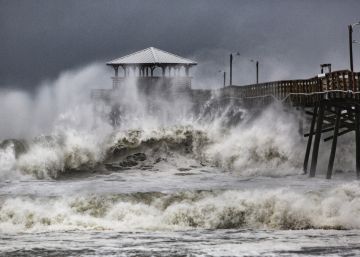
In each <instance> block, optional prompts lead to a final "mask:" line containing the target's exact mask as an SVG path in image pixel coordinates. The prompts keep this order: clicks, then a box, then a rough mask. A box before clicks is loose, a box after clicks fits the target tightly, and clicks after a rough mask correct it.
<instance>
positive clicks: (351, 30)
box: [348, 22, 360, 72]
mask: <svg viewBox="0 0 360 257" xmlns="http://www.w3.org/2000/svg"><path fill="white" fill-rule="evenodd" d="M357 25H360V22H357V23H354V24H351V25H349V26H348V30H349V53H350V70H351V72H354V62H353V49H352V44H353V43H354V42H353V39H352V33H353V29H354V27H355V26H357Z"/></svg>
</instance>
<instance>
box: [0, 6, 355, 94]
mask: <svg viewBox="0 0 360 257" xmlns="http://www.w3.org/2000/svg"><path fill="white" fill-rule="evenodd" d="M359 10H360V1H357V0H353V1H351V0H343V1H341V0H338V1H331V0H326V1H325V0H323V1H320V0H319V1H313V0H303V1H291V0H283V1H279V0H273V1H270V0H250V1H241V0H238V1H212V0H208V1H202V0H183V1H178V0H177V1H175V0H173V1H172V0H142V1H140V0H129V1H115V0H106V1H100V0H96V1H95V0H76V1H73V0H52V1H49V0H0V86H2V87H9V86H11V87H20V88H24V89H31V88H34V87H36V86H37V85H38V83H39V82H40V81H41V80H43V79H51V78H54V77H56V76H57V75H58V74H59V73H60V72H61V71H63V70H66V69H72V68H74V67H80V66H82V65H84V64H87V63H89V62H93V61H106V60H109V59H113V58H116V57H119V56H121V55H124V54H127V53H129V52H132V51H135V50H139V49H142V48H145V47H148V46H155V47H159V48H161V49H164V50H168V51H170V52H175V53H178V54H180V55H183V56H187V57H194V58H197V59H198V62H199V68H198V74H205V75H206V74H209V73H211V72H213V73H216V72H217V70H218V69H219V68H220V69H221V68H224V67H226V64H227V55H228V53H229V52H230V51H239V52H241V54H242V57H241V58H240V59H239V60H238V61H237V64H236V65H237V66H236V65H235V68H238V69H239V71H240V70H242V71H243V72H244V73H245V74H241V72H238V73H237V74H235V77H236V76H237V77H236V79H237V80H238V81H239V83H247V82H249V81H250V79H249V74H248V73H251V72H252V67H250V66H249V65H251V64H248V63H249V62H248V60H249V59H259V60H260V61H261V68H262V73H261V77H262V79H263V80H268V79H283V78H296V77H303V76H312V75H313V74H315V73H316V72H318V70H319V64H320V63H323V62H331V63H333V66H334V68H335V69H343V68H347V67H348V45H347V44H348V42H347V25H348V24H349V23H354V22H356V21H358V20H359V19H360V14H359ZM354 37H355V38H356V37H358V38H359V39H360V28H359V31H355V32H354ZM359 47H360V46H359ZM355 48H356V46H355ZM359 53H360V52H359V51H358V49H355V53H354V54H355V61H356V62H357V63H356V68H357V69H358V67H359V64H360V58H359ZM217 65H218V66H217ZM276 67H278V68H276ZM195 75H196V74H195Z"/></svg>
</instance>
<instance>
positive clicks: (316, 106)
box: [303, 105, 319, 174]
mask: <svg viewBox="0 0 360 257" xmlns="http://www.w3.org/2000/svg"><path fill="white" fill-rule="evenodd" d="M318 109H319V106H318V105H315V108H314V114H313V117H312V120H311V125H310V135H309V138H308V142H307V145H306V152H305V158H304V166H303V171H304V174H306V173H307V167H308V163H309V156H310V150H311V145H312V138H313V134H314V127H315V122H316V116H317V112H318Z"/></svg>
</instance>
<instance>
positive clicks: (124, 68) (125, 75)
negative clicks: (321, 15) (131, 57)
mask: <svg viewBox="0 0 360 257" xmlns="http://www.w3.org/2000/svg"><path fill="white" fill-rule="evenodd" d="M121 67H122V68H123V70H124V77H125V78H126V77H127V72H126V66H125V65H123V66H121Z"/></svg>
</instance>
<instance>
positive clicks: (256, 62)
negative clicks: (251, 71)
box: [250, 60, 259, 85]
mask: <svg viewBox="0 0 360 257" xmlns="http://www.w3.org/2000/svg"><path fill="white" fill-rule="evenodd" d="M250 61H251V62H254V63H255V64H256V85H257V84H259V61H254V60H250Z"/></svg>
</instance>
